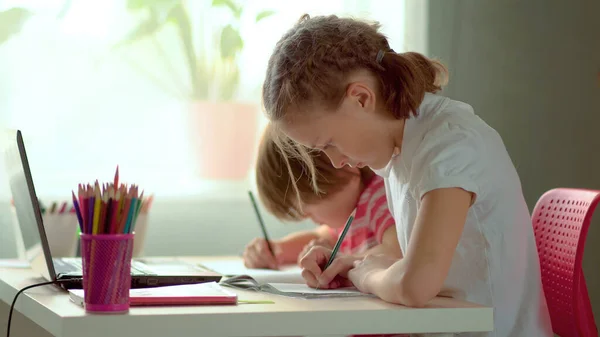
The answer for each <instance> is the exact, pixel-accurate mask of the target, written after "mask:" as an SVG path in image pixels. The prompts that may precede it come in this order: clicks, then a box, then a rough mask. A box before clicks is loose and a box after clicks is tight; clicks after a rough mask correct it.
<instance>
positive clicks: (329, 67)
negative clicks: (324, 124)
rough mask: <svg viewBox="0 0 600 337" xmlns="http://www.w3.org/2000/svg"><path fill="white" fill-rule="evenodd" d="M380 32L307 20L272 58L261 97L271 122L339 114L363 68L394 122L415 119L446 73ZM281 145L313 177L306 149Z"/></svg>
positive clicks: (325, 19) (328, 19) (358, 24)
mask: <svg viewBox="0 0 600 337" xmlns="http://www.w3.org/2000/svg"><path fill="white" fill-rule="evenodd" d="M379 28H380V25H379V24H378V23H372V24H370V23H366V22H362V21H358V20H354V19H350V18H339V17H337V16H335V15H330V16H317V17H314V18H311V17H309V16H308V15H307V14H305V15H303V16H302V17H301V18H300V20H299V21H298V23H296V25H294V27H292V29H290V30H289V31H288V32H287V33H286V34H285V35H284V36H283V37H282V38H281V39H280V40H279V42H278V43H277V45H276V46H275V50H274V51H273V54H272V55H271V58H270V59H269V64H268V67H267V74H266V78H265V82H264V84H263V98H262V99H263V104H264V107H265V109H266V112H267V116H268V117H269V119H270V120H271V121H272V122H278V121H281V120H288V121H289V120H291V118H293V116H289V115H288V114H289V112H290V111H291V110H296V111H301V110H303V109H299V108H301V107H308V106H311V105H312V104H319V105H320V106H323V107H325V108H331V109H334V110H335V109H336V108H337V107H338V105H339V104H340V102H341V101H342V99H343V97H344V95H345V93H346V87H347V85H348V75H349V74H351V73H353V72H354V71H357V70H361V69H366V70H368V71H370V72H371V73H372V74H373V75H374V76H375V77H376V78H378V79H379V81H378V82H379V83H378V84H379V85H378V88H375V89H376V91H377V95H378V97H380V100H379V101H382V102H383V105H384V108H385V109H386V110H387V111H389V112H390V113H391V114H392V115H393V116H394V117H395V118H398V119H405V118H410V117H411V116H412V115H415V114H417V108H418V107H419V105H420V104H421V102H422V100H423V97H424V96H425V93H426V92H437V91H439V90H440V89H441V87H442V86H443V85H445V84H446V82H447V80H448V71H447V69H446V68H445V67H444V66H443V65H442V64H441V63H440V62H438V61H435V60H431V59H429V58H427V57H425V56H423V55H421V54H419V53H411V52H409V53H395V52H394V51H393V50H392V49H391V48H390V45H389V43H388V41H387V38H386V37H385V36H384V35H383V34H382V33H380V32H379ZM278 143H279V145H280V147H281V148H282V150H284V151H286V152H287V153H288V156H296V157H298V158H301V159H302V160H304V161H305V162H306V164H307V169H308V171H309V173H310V174H311V175H312V176H313V177H314V174H315V172H316V171H315V169H314V165H313V164H312V163H311V157H310V156H308V155H307V151H306V149H305V148H303V147H302V146H299V145H297V144H294V143H293V142H291V141H289V140H285V139H282V140H281V141H279V142H278ZM312 182H313V187H314V188H315V189H317V184H316V181H315V179H312Z"/></svg>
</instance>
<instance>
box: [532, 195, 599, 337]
mask: <svg viewBox="0 0 600 337" xmlns="http://www.w3.org/2000/svg"><path fill="white" fill-rule="evenodd" d="M598 201H600V191H593V190H583V189H571V188H557V189H553V190H550V191H548V192H546V193H545V194H544V195H543V196H542V197H541V198H540V200H538V202H537V204H536V206H535V209H534V210H533V214H532V222H533V228H534V232H535V240H536V243H537V248H538V254H539V258H540V265H541V272H542V285H543V287H544V292H545V295H546V301H547V303H548V309H549V311H550V318H551V320H552V329H553V331H554V333H556V334H558V335H559V336H561V337H588V336H593V337H597V336H598V329H597V328H596V323H595V321H594V316H593V313H592V307H591V304H590V300H589V296H588V292H587V287H586V284H585V277H584V275H583V269H582V266H581V262H582V259H583V250H584V246H585V239H586V236H587V231H588V227H589V226H590V221H591V218H592V214H593V213H594V209H595V208H596V205H597V204H598Z"/></svg>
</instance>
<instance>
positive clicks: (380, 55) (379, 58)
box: [375, 49, 385, 63]
mask: <svg viewBox="0 0 600 337" xmlns="http://www.w3.org/2000/svg"><path fill="white" fill-rule="evenodd" d="M384 55H385V52H384V51H383V50H381V49H379V51H378V52H377V57H376V58H375V61H376V62H377V63H381V60H383V56H384Z"/></svg>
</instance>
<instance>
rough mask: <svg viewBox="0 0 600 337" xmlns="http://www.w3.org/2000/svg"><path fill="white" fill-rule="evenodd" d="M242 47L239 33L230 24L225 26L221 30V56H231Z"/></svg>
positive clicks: (242, 42)
mask: <svg viewBox="0 0 600 337" xmlns="http://www.w3.org/2000/svg"><path fill="white" fill-rule="evenodd" d="M243 47H244V41H243V40H242V37H241V36H240V33H239V32H238V31H237V30H236V29H235V28H233V26H232V25H227V26H225V27H224V28H223V31H222V32H221V57H222V58H224V59H227V58H233V57H235V55H236V54H237V52H239V51H240V50H242V48H243Z"/></svg>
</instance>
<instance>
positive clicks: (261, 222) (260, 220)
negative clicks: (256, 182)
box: [248, 191, 275, 256]
mask: <svg viewBox="0 0 600 337" xmlns="http://www.w3.org/2000/svg"><path fill="white" fill-rule="evenodd" d="M248 195H249V196H250V201H251V202H252V206H254V213H256V218H257V219H258V224H259V225H260V229H262V232H263V237H264V238H265V241H267V246H268V247H269V250H270V251H271V254H273V256H275V252H274V251H273V247H272V246H271V240H269V235H267V228H266V227H265V222H264V221H263V218H262V216H261V215H260V212H259V210H258V204H257V203H256V199H254V194H253V193H252V191H248Z"/></svg>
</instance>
